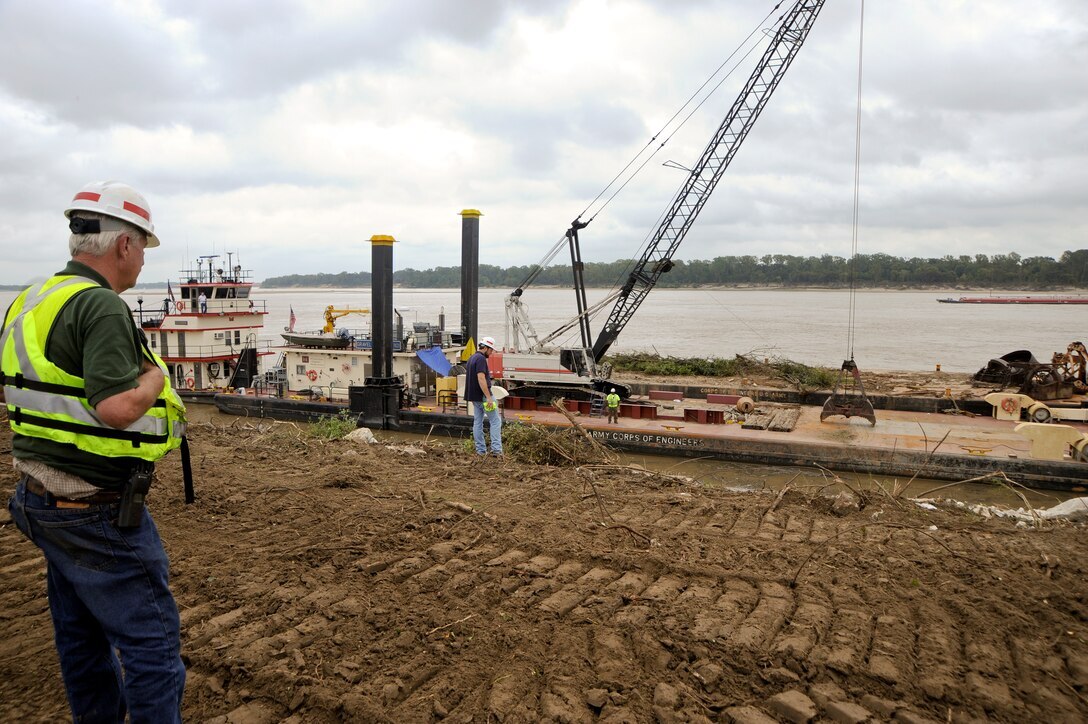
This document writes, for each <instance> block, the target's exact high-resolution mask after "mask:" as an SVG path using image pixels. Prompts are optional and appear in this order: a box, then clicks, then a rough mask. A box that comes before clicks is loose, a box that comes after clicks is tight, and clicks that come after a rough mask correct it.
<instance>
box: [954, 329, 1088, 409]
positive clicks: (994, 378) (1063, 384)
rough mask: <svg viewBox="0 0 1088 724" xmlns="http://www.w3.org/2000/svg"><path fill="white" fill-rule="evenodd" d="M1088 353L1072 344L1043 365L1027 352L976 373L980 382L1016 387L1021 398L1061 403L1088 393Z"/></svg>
mask: <svg viewBox="0 0 1088 724" xmlns="http://www.w3.org/2000/svg"><path fill="white" fill-rule="evenodd" d="M1086 369H1088V350H1086V349H1085V346H1084V344H1083V343H1081V342H1072V343H1070V344H1069V346H1068V347H1066V350H1065V352H1055V353H1054V354H1053V356H1052V357H1051V361H1050V362H1040V361H1039V360H1037V359H1035V356H1034V355H1033V354H1032V353H1031V352H1029V351H1028V350H1026V349H1021V350H1016V351H1015V352H1009V353H1008V354H1006V355H1003V356H1001V357H998V358H995V359H992V360H990V361H989V362H988V363H987V364H986V366H985V367H983V368H982V369H980V370H979V371H978V372H976V373H975V376H974V379H975V380H976V381H977V382H984V383H989V384H993V385H998V386H1000V387H1003V388H1004V387H1016V388H1017V392H1018V393H1019V394H1021V395H1027V396H1028V397H1031V398H1032V399H1035V400H1061V399H1065V398H1067V397H1072V396H1073V395H1075V394H1080V393H1084V392H1088V382H1086V380H1085V373H1086Z"/></svg>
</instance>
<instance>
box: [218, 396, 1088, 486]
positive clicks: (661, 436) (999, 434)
mask: <svg viewBox="0 0 1088 724" xmlns="http://www.w3.org/2000/svg"><path fill="white" fill-rule="evenodd" d="M215 402H216V406H217V407H218V408H219V409H220V411H222V412H225V413H228V414H235V415H239V414H240V415H252V416H258V417H273V418H279V419H294V420H307V419H315V418H317V417H321V416H323V415H330V414H337V412H339V411H341V410H343V409H345V408H344V406H343V405H336V404H331V403H318V402H305V401H298V400H277V399H272V398H260V397H251V396H239V395H217V396H216V398H215ZM692 402H693V403H697V404H698V403H702V404H705V400H693V401H692ZM683 404H684V401H683V400H681V401H680V402H679V404H678V406H683ZM760 404H763V403H760ZM916 404H917V406H919V407H925V406H926V405H929V407H930V409H941V406H942V404H943V402H942V401H940V400H933V401H931V402H930V403H922V402H919V403H916ZM796 409H798V410H799V415H798V417H797V421H796V423H795V424H794V425H793V427H792V429H791V430H790V431H788V432H777V431H772V430H766V429H764V430H759V429H747V428H745V427H744V426H742V425H741V424H740V423H735V422H728V421H727V422H721V423H706V422H697V421H690V420H678V419H675V418H669V419H647V418H645V417H642V418H638V419H634V418H631V417H621V418H620V419H619V422H618V423H615V424H610V423H608V422H606V420H605V418H604V417H594V416H588V415H584V414H583V415H581V416H580V417H579V418H578V423H579V424H580V425H581V426H582V427H584V428H585V429H586V431H587V432H589V433H590V434H591V435H593V436H594V438H596V439H598V440H599V441H601V442H602V443H604V444H606V445H608V446H610V447H613V448H616V449H620V450H624V451H628V452H636V453H647V454H661V455H675V456H685V457H703V458H712V459H720V460H728V461H734V462H745V463H757V464H773V465H796V466H803V467H820V468H826V469H828V470H834V471H839V472H848V473H855V474H865V475H868V474H871V475H881V476H893V477H896V476H898V477H904V478H911V477H920V478H933V479H938V480H967V479H970V478H976V477H984V476H993V475H998V474H1002V473H1003V474H1005V475H1007V476H1008V477H1009V478H1011V479H1012V480H1014V481H1016V482H1018V483H1020V484H1022V485H1025V486H1028V487H1033V488H1045V489H1053V490H1064V491H1069V492H1084V491H1088V464H1085V463H1081V462H1075V461H1072V460H1069V459H1065V460H1043V459H1036V458H1032V457H1031V451H1032V443H1031V441H1030V440H1028V439H1027V438H1026V437H1024V436H1023V435H1021V434H1019V433H1017V432H1016V431H1015V430H1014V428H1015V423H1012V422H1009V421H1007V420H996V419H994V418H992V417H989V416H981V415H978V416H970V415H956V414H944V413H941V412H920V411H917V410H887V409H884V410H880V411H879V413H878V415H877V418H878V419H877V424H876V426H871V425H870V424H869V423H868V422H866V421H865V420H862V419H859V418H851V419H846V418H832V419H830V420H828V421H826V422H820V408H819V407H815V406H808V405H805V406H801V407H799V408H796ZM503 414H504V418H505V421H506V423H507V424H510V423H514V422H520V423H523V424H530V425H543V426H548V427H569V426H570V422H569V421H568V419H567V418H566V417H565V416H564V415H563V414H562V413H560V412H558V411H556V410H554V409H552V408H548V407H542V408H540V409H536V410H515V409H510V408H509V407H508V408H506V409H505V410H504V413H503ZM1072 427H1074V428H1075V429H1077V430H1080V431H1082V432H1088V425H1084V424H1073V425H1072ZM396 429H398V430H401V431H404V432H417V433H422V434H429V435H435V434H446V435H450V436H454V437H465V436H468V435H471V429H472V416H471V415H470V414H468V413H466V412H465V411H464V410H463V409H460V408H456V407H450V408H447V409H445V410H443V409H442V408H441V407H438V406H436V405H435V404H434V403H433V402H431V403H430V404H427V402H424V403H423V404H422V405H421V407H419V408H410V409H402V410H400V411H399V413H398V415H397V427H396Z"/></svg>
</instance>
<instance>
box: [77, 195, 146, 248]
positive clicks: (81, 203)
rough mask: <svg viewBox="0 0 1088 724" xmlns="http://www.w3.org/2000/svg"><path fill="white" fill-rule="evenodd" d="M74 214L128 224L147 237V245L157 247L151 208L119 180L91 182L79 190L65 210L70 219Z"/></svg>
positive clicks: (141, 197)
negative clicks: (78, 213)
mask: <svg viewBox="0 0 1088 724" xmlns="http://www.w3.org/2000/svg"><path fill="white" fill-rule="evenodd" d="M75 211H93V212H95V213H98V214H103V215H105V216H112V217H113V218H115V219H120V220H121V221H127V222H128V223H130V224H132V225H133V226H135V227H136V228H138V229H140V230H141V231H143V232H144V233H145V234H147V246H148V247H152V246H158V245H159V237H157V236H155V225H154V224H152V223H151V207H150V206H148V205H147V199H145V198H144V197H143V194H141V193H140V192H138V191H137V190H136V189H134V188H132V187H131V186H129V185H128V184H124V183H121V182H120V181H94V182H92V183H89V184H87V185H86V186H84V187H83V188H81V189H80V190H79V193H77V194H76V195H75V198H73V199H72V203H71V204H69V205H68V208H67V209H65V210H64V215H65V216H66V217H68V218H69V219H70V218H72V213H73V212H75Z"/></svg>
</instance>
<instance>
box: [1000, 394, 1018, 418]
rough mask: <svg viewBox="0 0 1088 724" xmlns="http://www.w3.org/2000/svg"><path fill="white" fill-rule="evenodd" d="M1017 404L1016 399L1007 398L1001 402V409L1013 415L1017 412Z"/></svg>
mask: <svg viewBox="0 0 1088 724" xmlns="http://www.w3.org/2000/svg"><path fill="white" fill-rule="evenodd" d="M1016 402H1017V400H1016V398H1015V397H1005V398H1003V399H1002V400H1001V409H1002V410H1004V411H1005V412H1007V413H1009V414H1010V415H1011V414H1012V413H1014V412H1016Z"/></svg>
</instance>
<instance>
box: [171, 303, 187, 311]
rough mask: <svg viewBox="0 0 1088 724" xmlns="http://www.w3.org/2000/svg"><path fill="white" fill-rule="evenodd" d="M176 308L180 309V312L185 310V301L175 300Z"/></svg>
mask: <svg viewBox="0 0 1088 724" xmlns="http://www.w3.org/2000/svg"><path fill="white" fill-rule="evenodd" d="M174 309H176V310H178V311H179V312H184V311H185V302H174Z"/></svg>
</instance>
